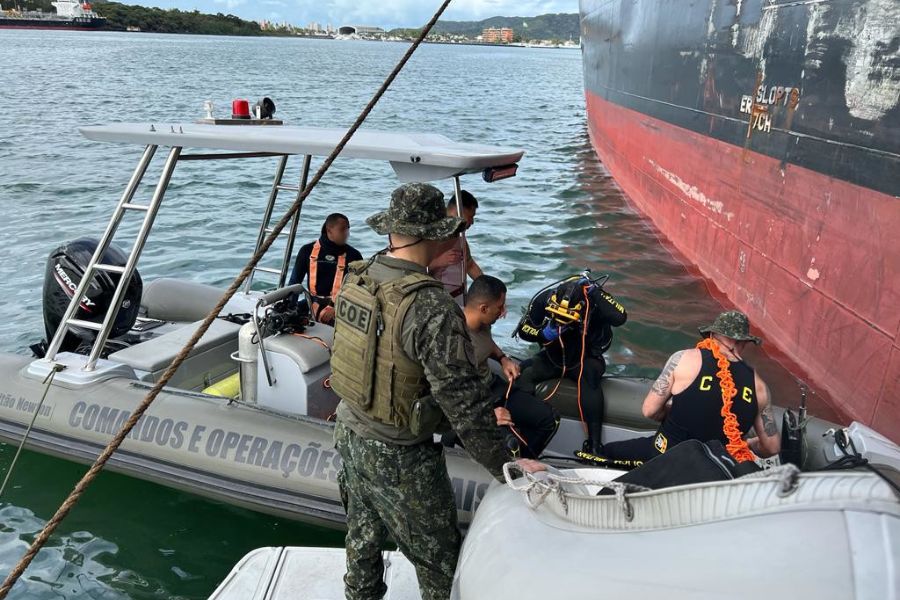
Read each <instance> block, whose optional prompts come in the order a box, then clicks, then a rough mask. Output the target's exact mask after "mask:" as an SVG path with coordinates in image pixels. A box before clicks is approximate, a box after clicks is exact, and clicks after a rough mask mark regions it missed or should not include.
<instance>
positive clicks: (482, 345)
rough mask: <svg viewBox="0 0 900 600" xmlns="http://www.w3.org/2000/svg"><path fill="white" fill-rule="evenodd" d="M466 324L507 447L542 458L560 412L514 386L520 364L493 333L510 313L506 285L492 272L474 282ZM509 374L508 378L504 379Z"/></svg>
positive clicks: (467, 309) (476, 365)
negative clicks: (505, 433) (507, 434)
mask: <svg viewBox="0 0 900 600" xmlns="http://www.w3.org/2000/svg"><path fill="white" fill-rule="evenodd" d="M463 313H464V314H465V317H466V327H467V328H468V330H469V336H470V337H471V338H472V346H473V348H474V350H475V368H476V369H477V370H478V375H479V377H481V380H482V381H483V382H484V384H485V385H486V386H487V387H488V388H489V389H490V390H491V398H492V400H493V402H494V415H496V417H497V425H499V426H501V427H504V428H508V429H504V431H508V432H510V434H511V436H512V437H511V438H510V437H507V448H510V449H516V450H517V453H518V455H519V456H524V457H525V458H538V457H540V455H541V452H543V451H544V448H546V447H547V444H548V443H550V439H551V438H552V437H553V436H554V435H555V434H556V430H557V429H558V428H559V415H557V413H556V411H555V410H554V409H553V407H552V406H551V405H550V403H549V402H544V401H543V400H541V399H539V398H535V397H534V395H532V394H529V393H527V392H525V391H524V390H521V389H519V388H518V387H516V386H515V385H514V382H515V380H516V379H518V378H519V375H520V374H521V371H520V370H519V363H517V362H516V361H515V360H513V359H511V358H510V357H508V356H506V354H504V353H503V351H502V350H501V349H500V347H499V346H498V345H497V343H496V342H495V341H494V338H493V336H492V335H491V326H492V325H494V323H496V322H497V320H498V319H500V318H502V317H504V316H506V285H505V284H504V283H503V282H502V281H500V280H499V279H497V278H496V277H491V276H490V275H482V276H481V277H478V278H477V279H475V281H473V282H472V286H471V287H470V288H469V295H468V297H467V298H466V308H465V309H464V310H463ZM491 358H492V359H494V360H496V361H497V363H498V364H499V365H500V368H501V369H502V371H503V377H500V376H499V375H497V374H496V373H494V372H493V371H492V370H491V367H490V364H489V363H488V359H491ZM504 377H505V379H504Z"/></svg>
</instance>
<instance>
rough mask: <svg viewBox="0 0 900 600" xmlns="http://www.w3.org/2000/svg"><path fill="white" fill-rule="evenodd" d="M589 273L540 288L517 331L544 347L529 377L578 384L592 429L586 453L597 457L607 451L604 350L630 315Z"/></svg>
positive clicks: (583, 413) (582, 411) (581, 410)
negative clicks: (568, 381) (605, 443)
mask: <svg viewBox="0 0 900 600" xmlns="http://www.w3.org/2000/svg"><path fill="white" fill-rule="evenodd" d="M588 275H589V272H585V273H584V274H582V275H581V276H575V277H570V278H568V279H566V280H564V281H562V282H561V283H560V284H559V285H558V286H556V287H555V288H553V287H551V288H548V289H545V290H543V291H541V292H538V294H537V295H536V296H535V297H534V298H532V300H531V303H530V305H529V307H528V311H527V312H526V314H525V316H523V317H522V320H521V321H520V322H519V326H518V329H517V330H516V333H515V335H517V336H518V337H519V338H521V339H523V340H525V341H528V342H537V343H538V344H540V345H541V350H540V352H538V354H537V355H535V356H534V358H533V359H532V360H531V364H530V365H529V366H528V367H527V369H526V371H527V379H530V380H531V381H532V382H534V383H538V382H541V381H548V380H552V379H557V380H561V379H562V378H563V377H566V378H569V379H571V380H572V381H574V382H575V383H576V384H577V385H578V387H579V395H578V408H579V413H580V416H581V420H582V423H584V424H585V426H586V430H587V439H586V440H585V442H584V447H583V449H582V451H583V452H584V453H586V454H590V455H594V456H597V455H601V454H602V453H603V445H602V441H601V431H602V428H603V408H604V400H603V389H602V388H601V386H600V383H601V378H602V376H603V373H604V372H605V371H606V361H605V360H604V359H603V353H604V352H606V351H607V350H608V349H609V347H610V345H611V344H612V337H613V333H612V328H613V327H619V326H620V325H622V324H624V323H625V321H626V320H627V319H628V314H627V313H626V312H625V307H624V306H622V304H621V303H619V302H618V301H617V300H616V299H615V298H614V297H613V296H612V295H611V294H609V293H607V292H606V291H604V290H603V287H602V281H601V280H591V279H590V278H589V277H588ZM525 375H526V373H525V372H523V377H524V376H525Z"/></svg>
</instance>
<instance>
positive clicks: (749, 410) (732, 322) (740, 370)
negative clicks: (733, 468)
mask: <svg viewBox="0 0 900 600" xmlns="http://www.w3.org/2000/svg"><path fill="white" fill-rule="evenodd" d="M700 333H701V334H703V335H704V336H705V339H704V340H702V341H701V342H700V343H699V344H698V345H697V347H696V348H691V349H688V350H679V351H678V352H676V353H675V354H673V355H672V356H671V357H670V358H669V360H668V362H667V363H666V366H665V367H664V368H663V370H662V373H660V375H659V378H658V379H657V380H656V382H655V383H654V384H653V386H652V387H651V388H650V392H649V393H648V394H647V398H646V399H645V400H644V406H643V413H644V416H646V417H648V418H651V419H654V420H656V421H660V423H661V424H660V426H659V429H658V430H657V432H656V434H655V435H652V436H650V437H642V438H637V439H632V440H625V441H622V442H613V443H610V444H606V446H604V449H603V450H604V456H606V457H607V458H612V459H619V460H641V461H646V460H649V459H651V458H653V457H654V456H659V455H660V454H662V453H665V452H666V451H667V450H669V449H670V448H672V447H673V446H675V445H676V444H678V443H680V442H683V441H686V440H699V441H701V442H708V441H712V440H718V441H720V442H722V443H723V444H725V447H726V449H727V450H728V452H729V453H730V454H731V455H732V456H733V457H734V458H735V459H736V460H737V461H738V462H746V461H750V460H753V459H754V458H755V457H754V456H753V454H754V453H755V454H756V455H757V456H761V457H769V456H774V455H775V454H778V452H779V451H780V449H781V437H780V435H779V433H778V425H777V424H776V422H775V415H774V414H773V412H772V402H771V395H770V392H769V387H768V386H767V385H766V382H765V381H763V380H762V378H761V377H760V376H759V374H758V373H756V372H755V371H754V370H753V369H752V368H750V366H748V365H747V363H745V362H744V359H743V357H742V356H741V353H742V351H743V350H744V348H746V346H747V344H748V343H751V342H752V343H755V344H759V343H760V342H761V340H760V339H759V338H758V337H756V336H754V335H750V322H749V320H748V319H747V316H746V315H744V314H743V313H741V312H738V311H736V310H731V311H727V312H723V313H722V314H720V315H719V316H718V317H717V318H716V320H715V322H714V323H713V324H712V325H709V326H707V327H701V328H700ZM723 390H724V392H723ZM751 427H753V429H754V431H755V432H756V436H755V437H753V438H750V439H745V436H746V435H747V432H748V431H749V430H750V428H751Z"/></svg>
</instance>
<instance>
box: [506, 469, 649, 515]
mask: <svg viewBox="0 0 900 600" xmlns="http://www.w3.org/2000/svg"><path fill="white" fill-rule="evenodd" d="M514 472H518V473H520V474H521V475H522V477H519V478H516V477H514V476H513V473H514ZM503 477H504V479H506V485H508V486H509V487H510V488H511V489H513V490H515V491H517V492H522V493H523V494H524V496H525V503H526V504H527V505H528V506H529V507H530V508H532V509H536V508H538V507H539V506H540V505H541V504H543V503H544V501H545V500H546V499H547V497H548V496H549V495H551V494H556V497H557V500H559V503H560V505H561V506H562V507H563V511H564V512H566V513H567V514H568V512H569V505H568V501H567V498H577V497H583V495H582V494H573V493H571V492H567V491H565V489H564V488H563V485H593V486H597V487H600V488H606V489H608V490H612V491H613V493H615V498H616V503H617V504H618V506H619V509H620V510H621V511H622V514H623V515H624V516H625V520H626V521H631V520H632V519H634V509H633V508H632V506H631V503H630V502H629V501H628V496H627V494H628V493H629V492H647V491H650V488H648V487H644V486H642V485H635V484H633V483H623V482H621V481H600V480H594V479H589V478H586V477H582V476H581V475H573V476H566V475H563V474H562V473H560V472H558V471H555V470H547V471H541V472H539V474H535V473H529V472H528V471H526V470H525V469H523V468H522V467H521V466H519V465H518V464H517V463H515V462H509V463H506V464H505V465H503ZM519 480H522V483H519Z"/></svg>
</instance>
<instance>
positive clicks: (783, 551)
mask: <svg viewBox="0 0 900 600" xmlns="http://www.w3.org/2000/svg"><path fill="white" fill-rule="evenodd" d="M620 474H621V472H617V471H613V470H608V469H578V470H572V471H556V470H552V471H551V472H549V473H542V474H539V475H538V476H536V477H533V478H531V477H530V478H527V479H518V480H514V479H512V478H511V477H510V481H509V486H503V485H499V484H494V485H493V486H492V487H491V489H490V490H489V491H488V493H487V495H486V496H485V498H484V500H483V501H482V503H481V507H480V508H479V510H478V514H477V515H476V517H475V520H474V521H473V522H472V525H471V527H470V528H469V533H468V535H467V537H466V539H465V542H464V544H463V549H462V552H461V555H460V559H459V563H458V565H457V571H456V579H455V582H454V590H453V596H452V597H453V598H454V599H457V600H481V599H483V598H491V599H492V600H504V599H509V600H546V599H547V598H560V599H564V600H585V599H592V598H657V597H665V598H669V599H672V600H697V599H703V598H708V599H710V600H719V599H721V598H730V599H731V598H733V599H735V600H741V599H746V600H756V599H758V598H761V597H762V598H767V599H769V600H778V599H783V600H796V599H797V598H816V599H817V600H829V599H833V600H897V598H898V593H900V503H898V501H897V497H896V496H895V492H894V490H892V489H891V487H890V486H889V485H888V484H886V483H885V482H884V480H883V479H881V478H880V477H878V476H877V475H875V474H873V473H865V472H836V473H803V474H800V473H798V472H797V470H796V469H795V468H794V467H793V466H790V465H789V466H785V467H776V468H775V469H772V470H769V471H764V472H762V473H759V474H755V475H750V476H745V477H742V478H739V479H735V480H731V481H726V482H717V483H703V484H696V485H683V486H679V487H676V488H669V489H663V490H656V491H645V492H634V491H628V490H625V489H620V490H617V492H619V493H617V494H615V495H607V496H597V495H596V493H597V491H598V490H599V489H601V487H602V486H604V485H610V484H609V483H608V482H609V481H610V479H612V478H614V477H615V476H618V475H620ZM385 559H386V571H385V575H384V581H385V583H386V584H387V585H388V595H387V596H386V597H387V598H390V599H392V600H416V599H418V598H420V595H419V592H418V586H417V582H416V578H415V569H414V568H413V567H412V565H411V564H410V563H409V561H407V560H406V559H405V558H404V557H403V556H402V555H401V554H400V553H398V552H387V553H385ZM345 561H346V556H345V553H344V551H343V550H340V549H328V548H261V549H258V550H255V551H253V552H251V553H250V554H248V555H247V556H246V557H245V558H244V559H242V560H241V561H240V562H239V563H238V564H237V565H236V566H235V567H234V569H233V570H232V572H231V573H230V574H229V576H228V577H227V578H226V579H225V580H224V581H223V582H222V584H221V585H220V586H219V587H218V589H216V591H215V592H214V593H213V595H212V596H211V597H210V600H288V599H290V600H307V599H308V600H312V599H318V600H338V599H340V598H343V597H344V590H343V582H342V576H343V574H344V573H345V571H346V564H345Z"/></svg>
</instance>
